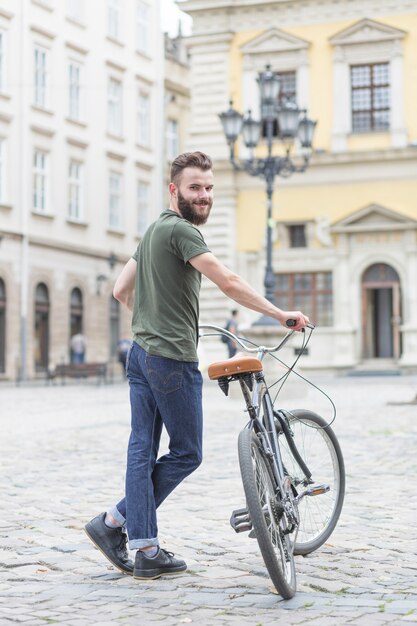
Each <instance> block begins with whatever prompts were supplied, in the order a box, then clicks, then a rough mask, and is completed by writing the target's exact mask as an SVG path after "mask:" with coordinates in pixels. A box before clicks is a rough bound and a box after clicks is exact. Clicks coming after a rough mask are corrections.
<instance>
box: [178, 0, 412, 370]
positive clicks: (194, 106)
mask: <svg viewBox="0 0 417 626" xmlns="http://www.w3.org/2000/svg"><path fill="white" fill-rule="evenodd" d="M181 8H182V9H183V10H185V11H186V12H187V13H189V14H190V15H191V16H192V18H193V36H192V37H191V38H190V40H189V48H190V57H191V84H192V96H191V123H190V139H189V145H190V147H191V148H193V149H201V150H205V151H207V152H208V153H209V154H211V155H212V157H213V158H214V161H215V174H216V203H215V208H214V209H213V211H212V217H211V223H210V224H208V225H207V227H206V237H207V240H208V243H209V245H210V247H211V248H212V249H213V251H215V252H216V253H217V254H218V255H219V256H220V257H221V258H223V259H224V261H225V262H226V263H227V264H228V265H229V266H231V267H233V268H235V269H236V270H237V271H238V272H239V273H241V274H242V275H243V276H245V277H246V278H247V279H248V280H249V282H250V283H251V284H253V285H254V286H255V287H257V289H258V290H259V291H261V292H262V291H263V286H262V282H263V274H264V267H265V229H266V194H265V184H264V182H263V181H262V180H261V179H257V178H254V177H250V176H248V175H247V174H245V173H242V172H239V173H236V172H234V171H233V169H232V167H231V165H230V163H229V158H228V156H229V151H228V146H227V144H226V141H225V138H224V135H223V131H222V128H221V124H220V121H219V118H218V114H219V113H220V112H222V111H225V110H226V109H227V108H228V101H229V100H230V99H232V100H233V102H234V107H235V108H237V109H238V110H240V111H242V112H244V111H247V110H248V109H251V110H252V113H253V115H254V117H256V116H257V114H258V113H259V90H258V86H257V84H256V77H257V75H258V73H259V72H260V71H262V70H264V69H265V66H266V64H270V66H271V68H272V70H273V71H274V72H276V73H277V74H279V75H280V77H281V88H282V89H283V90H284V92H285V93H286V95H287V96H288V97H289V98H294V99H295V101H296V102H297V103H298V105H299V106H300V107H301V108H307V109H308V112H309V116H310V117H311V118H313V119H315V120H317V121H318V124H317V128H316V133H315V138H314V147H315V151H314V154H313V156H312V159H311V164H310V167H309V168H308V170H307V171H306V172H304V173H302V174H294V175H293V176H292V177H290V178H287V179H285V180H283V179H280V180H277V181H276V188H275V192H274V207H273V217H274V248H273V267H274V272H275V278H276V285H275V296H276V300H277V303H278V304H279V305H280V306H282V307H283V308H290V309H291V308H297V309H298V308H301V309H302V310H304V311H305V312H306V313H308V314H309V315H310V317H311V319H312V321H313V322H315V323H316V324H317V329H316V331H315V335H314V340H313V341H312V342H311V344H310V346H309V354H308V355H307V356H306V357H305V358H304V359H303V367H304V368H306V369H307V368H323V369H324V368H325V369H328V368H332V369H336V370H340V371H348V370H350V369H356V368H367V367H368V368H370V369H373V368H374V367H381V365H384V367H389V368H397V369H402V370H410V369H414V370H415V369H416V368H417V203H416V197H417V108H416V106H415V103H416V102H417V81H416V76H417V10H416V5H415V2H412V1H411V0H398V1H397V2H395V3H393V2H391V1H390V0H378V1H377V0H366V1H363V0H351V1H349V2H340V1H338V0H320V1H318V0H291V1H287V0H277V1H273V2H272V1H270V2H268V1H267V0H240V1H239V2H235V3H233V6H231V4H230V3H229V2H226V1H225V0H186V1H185V2H182V3H181ZM262 150H263V148H262V146H260V147H259V148H258V154H262ZM297 150H298V148H297V146H294V153H295V154H297ZM240 156H243V157H244V156H245V152H244V148H242V147H240ZM230 307H231V304H230V302H228V301H227V300H226V299H225V298H224V297H223V296H222V294H221V293H219V291H218V290H217V289H215V288H213V287H212V286H211V285H209V284H208V283H205V285H204V303H203V307H202V319H203V321H207V322H208V321H211V322H213V321H216V322H217V323H219V324H222V323H223V322H224V319H225V317H226V316H227V309H228V308H230ZM256 317H257V316H256V314H254V315H253V316H252V317H251V318H250V321H253V320H255V319H256Z"/></svg>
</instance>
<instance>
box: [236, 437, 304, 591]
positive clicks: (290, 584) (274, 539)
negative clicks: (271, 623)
mask: <svg viewBox="0 0 417 626" xmlns="http://www.w3.org/2000/svg"><path fill="white" fill-rule="evenodd" d="M238 452H239V465H240V472H241V475H242V482H243V488H244V491H245V496H246V503H247V507H248V511H249V515H250V519H251V522H252V526H253V529H254V531H255V534H256V539H257V541H258V544H259V548H260V550H261V554H262V557H263V560H264V563H265V565H266V568H267V570H268V573H269V575H270V577H271V580H272V582H273V584H274V586H275V588H276V590H277V591H278V593H279V594H280V595H281V596H282V597H283V598H284V599H289V598H292V597H293V596H294V594H295V592H296V584H297V583H296V573H295V565H294V554H293V552H292V545H291V541H290V538H289V535H288V534H284V532H283V531H284V530H285V528H283V524H284V520H285V516H282V518H281V521H280V522H277V521H276V520H275V517H276V516H274V513H273V511H272V509H271V506H273V502H275V492H276V489H275V484H274V479H273V477H272V473H271V469H270V466H269V460H268V459H267V458H266V457H265V455H264V453H263V451H262V448H261V444H260V442H259V439H258V437H257V436H256V435H255V433H254V432H253V431H252V430H249V429H248V428H245V429H244V430H243V431H242V432H241V433H240V434H239V439H238ZM277 527H278V530H277Z"/></svg>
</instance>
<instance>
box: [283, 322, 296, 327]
mask: <svg viewBox="0 0 417 626" xmlns="http://www.w3.org/2000/svg"><path fill="white" fill-rule="evenodd" d="M296 324H297V320H287V321H286V322H285V325H286V326H288V328H292V327H293V326H295V325H296Z"/></svg>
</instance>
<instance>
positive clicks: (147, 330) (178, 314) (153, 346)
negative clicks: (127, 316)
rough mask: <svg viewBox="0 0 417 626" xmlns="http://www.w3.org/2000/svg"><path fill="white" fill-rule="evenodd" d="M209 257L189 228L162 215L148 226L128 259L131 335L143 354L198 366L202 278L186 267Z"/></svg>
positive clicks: (171, 215) (200, 238)
mask: <svg viewBox="0 0 417 626" xmlns="http://www.w3.org/2000/svg"><path fill="white" fill-rule="evenodd" d="M204 252H210V250H209V249H208V247H207V245H206V243H205V241H204V239H203V236H202V234H201V233H200V231H199V230H198V229H197V228H196V227H195V226H193V225H192V224H191V223H190V222H188V221H187V220H185V219H183V218H182V217H181V216H179V215H178V214H177V213H175V212H174V211H171V210H170V209H167V210H165V211H163V212H162V213H161V215H160V216H159V218H158V219H157V220H156V222H154V223H153V224H151V226H150V227H149V228H148V230H147V231H146V233H145V235H144V237H143V239H142V241H141V242H140V243H139V245H138V247H137V250H136V252H135V254H134V255H133V258H134V259H135V261H136V262H137V270H136V285H135V301H134V307H133V320H132V330H133V338H134V340H135V341H136V342H137V343H138V344H139V345H140V346H141V347H142V348H143V349H144V350H146V352H148V353H150V354H153V355H158V356H165V357H168V358H170V359H175V360H177V361H194V362H195V361H198V357H197V343H198V317H199V304H198V298H199V293H200V284H201V274H200V272H199V271H198V270H196V269H195V268H194V267H193V266H192V265H191V264H190V263H189V262H188V261H189V260H190V259H192V258H193V257H195V256H197V255H199V254H203V253H204Z"/></svg>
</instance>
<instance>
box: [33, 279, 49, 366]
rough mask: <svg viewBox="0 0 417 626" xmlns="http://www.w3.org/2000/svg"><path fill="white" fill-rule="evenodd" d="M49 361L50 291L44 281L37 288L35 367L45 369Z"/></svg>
mask: <svg viewBox="0 0 417 626" xmlns="http://www.w3.org/2000/svg"><path fill="white" fill-rule="evenodd" d="M48 363H49V292H48V287H47V286H46V285H45V284H44V283H39V284H38V285H37V286H36V290H35V368H36V370H38V371H43V370H45V369H47V368H48Z"/></svg>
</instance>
